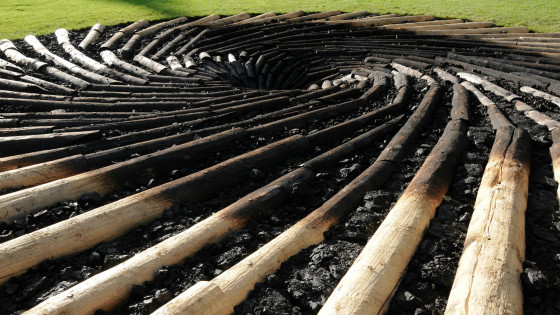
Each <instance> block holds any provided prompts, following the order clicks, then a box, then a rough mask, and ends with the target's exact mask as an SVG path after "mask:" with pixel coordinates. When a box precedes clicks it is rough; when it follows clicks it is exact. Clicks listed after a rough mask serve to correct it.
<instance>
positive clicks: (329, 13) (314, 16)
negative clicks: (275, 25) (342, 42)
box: [286, 10, 342, 24]
mask: <svg viewBox="0 0 560 315" xmlns="http://www.w3.org/2000/svg"><path fill="white" fill-rule="evenodd" d="M341 13H342V12H341V11H340V10H334V11H327V12H319V13H314V14H308V15H304V16H300V17H294V18H290V19H287V20H286V22H287V23H292V24H293V23H299V22H303V21H309V20H316V19H323V18H327V17H330V16H335V15H339V14H341Z"/></svg>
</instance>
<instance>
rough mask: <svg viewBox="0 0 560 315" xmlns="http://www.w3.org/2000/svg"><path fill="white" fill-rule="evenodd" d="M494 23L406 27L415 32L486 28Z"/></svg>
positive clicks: (408, 30)
mask: <svg viewBox="0 0 560 315" xmlns="http://www.w3.org/2000/svg"><path fill="white" fill-rule="evenodd" d="M492 26H494V23H492V22H461V23H451V24H440V25H423V26H415V27H410V28H407V29H406V31H407V32H413V33H416V32H417V31H427V30H450V29H473V28H486V27H492Z"/></svg>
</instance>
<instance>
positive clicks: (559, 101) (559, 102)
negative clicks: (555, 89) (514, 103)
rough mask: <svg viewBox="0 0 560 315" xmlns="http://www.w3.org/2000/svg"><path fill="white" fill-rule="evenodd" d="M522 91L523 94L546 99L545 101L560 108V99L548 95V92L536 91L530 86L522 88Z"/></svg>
mask: <svg viewBox="0 0 560 315" xmlns="http://www.w3.org/2000/svg"><path fill="white" fill-rule="evenodd" d="M520 90H521V91H522V92H525V93H529V94H533V95H534V96H536V97H540V98H543V99H545V100H547V101H549V102H551V103H553V104H555V105H558V106H560V97H558V96H554V95H551V94H548V93H546V92H542V91H539V90H537V89H534V88H532V87H530V86H522V87H521V89H520Z"/></svg>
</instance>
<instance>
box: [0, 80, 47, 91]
mask: <svg viewBox="0 0 560 315" xmlns="http://www.w3.org/2000/svg"><path fill="white" fill-rule="evenodd" d="M0 89H3V90H10V91H21V92H32V93H42V92H47V90H45V89H43V88H42V87H40V86H38V85H36V84H33V83H26V82H21V81H16V80H10V79H0Z"/></svg>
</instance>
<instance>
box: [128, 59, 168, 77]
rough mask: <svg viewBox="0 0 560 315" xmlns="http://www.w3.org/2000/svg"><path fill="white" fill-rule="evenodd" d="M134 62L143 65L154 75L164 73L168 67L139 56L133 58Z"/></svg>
mask: <svg viewBox="0 0 560 315" xmlns="http://www.w3.org/2000/svg"><path fill="white" fill-rule="evenodd" d="M134 61H136V62H138V63H139V64H141V65H143V66H144V67H146V68H148V69H150V70H151V71H154V72H155V73H158V74H160V73H165V71H166V70H167V69H168V67H166V66H164V65H162V64H161V63H159V62H156V61H153V60H152V59H150V58H148V57H144V56H140V55H136V56H134Z"/></svg>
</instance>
